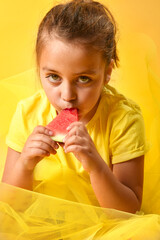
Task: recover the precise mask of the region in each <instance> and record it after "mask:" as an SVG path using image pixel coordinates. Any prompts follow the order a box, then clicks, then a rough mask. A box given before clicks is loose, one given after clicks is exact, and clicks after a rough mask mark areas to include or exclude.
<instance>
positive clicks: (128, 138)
mask: <svg viewBox="0 0 160 240" xmlns="http://www.w3.org/2000/svg"><path fill="white" fill-rule="evenodd" d="M113 119H114V121H112V123H113V124H112V128H111V134H110V146H109V149H110V158H111V161H112V164H115V163H120V162H124V161H128V160H130V159H133V158H136V157H139V156H142V155H144V154H145V153H146V151H147V149H148V148H147V144H146V137H145V127H144V120H143V117H142V114H141V112H140V109H139V110H135V109H130V110H129V111H126V112H125V111H121V110H119V111H117V112H116V114H115V115H114V116H113ZM115 119H116V120H115Z"/></svg>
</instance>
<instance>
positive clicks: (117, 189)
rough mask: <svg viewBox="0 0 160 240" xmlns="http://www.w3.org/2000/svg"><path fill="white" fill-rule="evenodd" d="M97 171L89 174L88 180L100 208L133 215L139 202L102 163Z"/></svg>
mask: <svg viewBox="0 0 160 240" xmlns="http://www.w3.org/2000/svg"><path fill="white" fill-rule="evenodd" d="M102 165H103V166H102V167H101V168H100V169H101V170H100V169H98V170H94V171H91V172H90V180H91V184H92V187H93V190H94V192H95V195H96V197H97V199H98V201H99V204H100V206H101V207H104V208H114V209H118V210H121V211H126V212H131V213H135V212H136V211H138V210H139V209H140V205H141V203H140V201H139V200H138V198H137V196H136V194H135V193H134V192H133V190H131V189H130V188H129V187H127V186H125V185H123V184H122V183H121V182H120V181H119V180H118V179H116V177H115V176H114V175H113V173H112V171H111V170H110V168H109V167H108V166H107V165H106V164H105V162H104V163H102Z"/></svg>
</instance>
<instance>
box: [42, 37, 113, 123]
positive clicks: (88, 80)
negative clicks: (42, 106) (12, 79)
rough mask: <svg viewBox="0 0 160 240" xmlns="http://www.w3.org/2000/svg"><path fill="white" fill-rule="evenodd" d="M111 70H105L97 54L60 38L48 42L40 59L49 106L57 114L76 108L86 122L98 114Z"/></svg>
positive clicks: (80, 118)
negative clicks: (97, 110) (66, 109)
mask: <svg viewBox="0 0 160 240" xmlns="http://www.w3.org/2000/svg"><path fill="white" fill-rule="evenodd" d="M111 68H112V67H111V66H110V67H108V68H107V69H106V67H105V62H104V60H103V58H102V56H101V54H100V53H99V52H98V51H96V50H93V49H91V48H84V47H83V46H81V45H80V44H74V43H68V42H66V41H62V40H59V39H57V38H53V39H52V40H49V41H48V42H47V43H46V45H45V47H44V48H43V50H42V53H41V56H40V59H39V69H40V78H41V82H42V86H43V88H44V91H45V93H46V95H47V97H48V100H49V101H50V103H51V104H52V105H53V106H54V107H55V109H56V110H57V111H58V112H60V111H61V110H62V109H65V108H77V109H78V113H79V120H80V121H82V122H84V123H87V122H88V121H89V120H90V119H91V118H92V117H93V115H94V114H95V112H96V109H97V106H98V103H99V99H100V95H101V91H102V88H103V86H104V83H105V81H106V79H109V76H110V74H111Z"/></svg>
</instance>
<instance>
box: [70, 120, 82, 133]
mask: <svg viewBox="0 0 160 240" xmlns="http://www.w3.org/2000/svg"><path fill="white" fill-rule="evenodd" d="M76 126H77V127H81V126H85V125H84V124H83V123H82V122H80V121H79V122H78V121H77V122H73V123H71V124H70V125H69V126H68V127H67V130H68V131H69V130H70V129H71V128H73V127H76Z"/></svg>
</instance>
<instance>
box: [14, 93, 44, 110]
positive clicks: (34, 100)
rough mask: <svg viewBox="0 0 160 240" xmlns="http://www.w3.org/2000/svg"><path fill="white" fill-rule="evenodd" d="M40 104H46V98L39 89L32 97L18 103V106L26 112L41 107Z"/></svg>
mask: <svg viewBox="0 0 160 240" xmlns="http://www.w3.org/2000/svg"><path fill="white" fill-rule="evenodd" d="M42 102H43V103H47V98H46V96H45V93H44V91H43V90H42V89H40V90H38V91H37V92H36V93H34V94H33V95H32V96H30V97H28V98H25V99H22V100H21V101H19V103H18V106H19V107H21V108H23V109H24V110H26V111H27V110H30V109H33V108H34V109H35V108H38V107H39V106H41V103H42Z"/></svg>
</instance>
